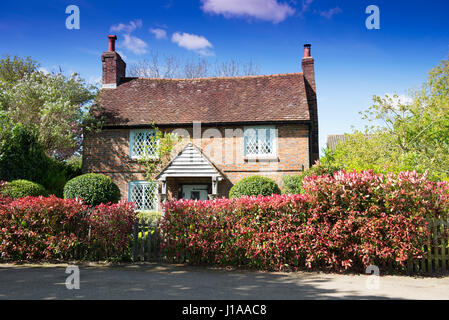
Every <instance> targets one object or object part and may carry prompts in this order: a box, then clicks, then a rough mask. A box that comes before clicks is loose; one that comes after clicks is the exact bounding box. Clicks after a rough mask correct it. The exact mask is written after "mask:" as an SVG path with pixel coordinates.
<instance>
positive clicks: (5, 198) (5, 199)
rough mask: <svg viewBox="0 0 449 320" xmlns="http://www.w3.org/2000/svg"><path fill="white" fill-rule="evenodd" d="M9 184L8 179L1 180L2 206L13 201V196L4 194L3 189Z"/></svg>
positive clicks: (0, 201)
mask: <svg viewBox="0 0 449 320" xmlns="http://www.w3.org/2000/svg"><path fill="white" fill-rule="evenodd" d="M7 184H8V183H7V182H6V181H1V180H0V206H1V205H5V204H9V203H10V202H11V201H12V199H11V198H8V197H6V196H4V195H3V190H5V188H6V185H7Z"/></svg>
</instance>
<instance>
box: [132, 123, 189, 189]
mask: <svg viewBox="0 0 449 320" xmlns="http://www.w3.org/2000/svg"><path fill="white" fill-rule="evenodd" d="M153 128H154V130H155V132H156V134H155V135H154V137H151V139H152V142H155V144H156V147H155V152H154V153H151V152H144V155H143V156H141V157H140V158H139V159H138V162H139V164H141V165H142V166H144V167H145V178H146V180H148V181H155V179H156V176H157V175H158V174H159V173H160V171H161V170H163V169H164V168H165V167H166V166H167V165H168V164H169V163H170V161H171V158H172V151H173V149H174V147H175V145H176V144H177V143H178V142H179V141H180V140H181V137H180V136H178V135H176V134H172V133H169V132H162V131H161V130H160V129H159V128H156V127H155V126H154V124H153ZM148 148H149V147H148Z"/></svg>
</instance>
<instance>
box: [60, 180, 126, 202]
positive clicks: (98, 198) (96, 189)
mask: <svg viewBox="0 0 449 320" xmlns="http://www.w3.org/2000/svg"><path fill="white" fill-rule="evenodd" d="M64 198H65V199H73V198H81V199H83V200H84V202H85V203H86V204H88V205H93V206H96V205H99V204H101V203H108V202H112V203H117V202H118V201H119V200H120V189H119V188H118V186H117V185H116V184H115V183H114V182H113V181H112V180H111V178H109V177H107V176H104V175H101V174H95V173H88V174H84V175H81V176H78V177H76V178H74V179H72V180H70V181H69V182H67V184H66V185H65V187H64Z"/></svg>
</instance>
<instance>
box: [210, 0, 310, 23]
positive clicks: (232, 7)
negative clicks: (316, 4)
mask: <svg viewBox="0 0 449 320" xmlns="http://www.w3.org/2000/svg"><path fill="white" fill-rule="evenodd" d="M307 1H311V0H307ZM201 2H202V3H203V5H202V7H201V9H202V10H203V11H204V12H206V13H213V14H222V15H223V16H224V17H226V18H230V17H252V18H256V19H260V20H265V21H272V22H273V23H279V22H281V21H284V20H285V19H286V18H287V17H289V16H291V15H293V14H294V13H295V9H294V8H292V7H290V6H289V5H288V4H287V3H279V2H278V1H277V0H244V1H242V0H201Z"/></svg>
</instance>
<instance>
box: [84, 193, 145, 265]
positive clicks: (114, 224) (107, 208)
mask: <svg viewBox="0 0 449 320" xmlns="http://www.w3.org/2000/svg"><path fill="white" fill-rule="evenodd" d="M135 221H136V216H135V212H134V209H133V205H132V203H129V202H127V201H120V202H119V203H117V204H111V205H105V204H100V205H98V206H97V207H96V208H95V209H94V210H93V211H92V212H91V213H90V214H89V216H88V223H89V226H90V227H91V232H90V238H89V239H88V247H89V252H88V258H89V259H91V260H92V259H93V260H99V259H101V258H107V259H108V260H120V259H122V258H123V257H124V256H126V255H127V254H128V252H127V250H128V246H129V243H130V241H131V239H132V236H131V234H132V227H133V224H134V222H135Z"/></svg>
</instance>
